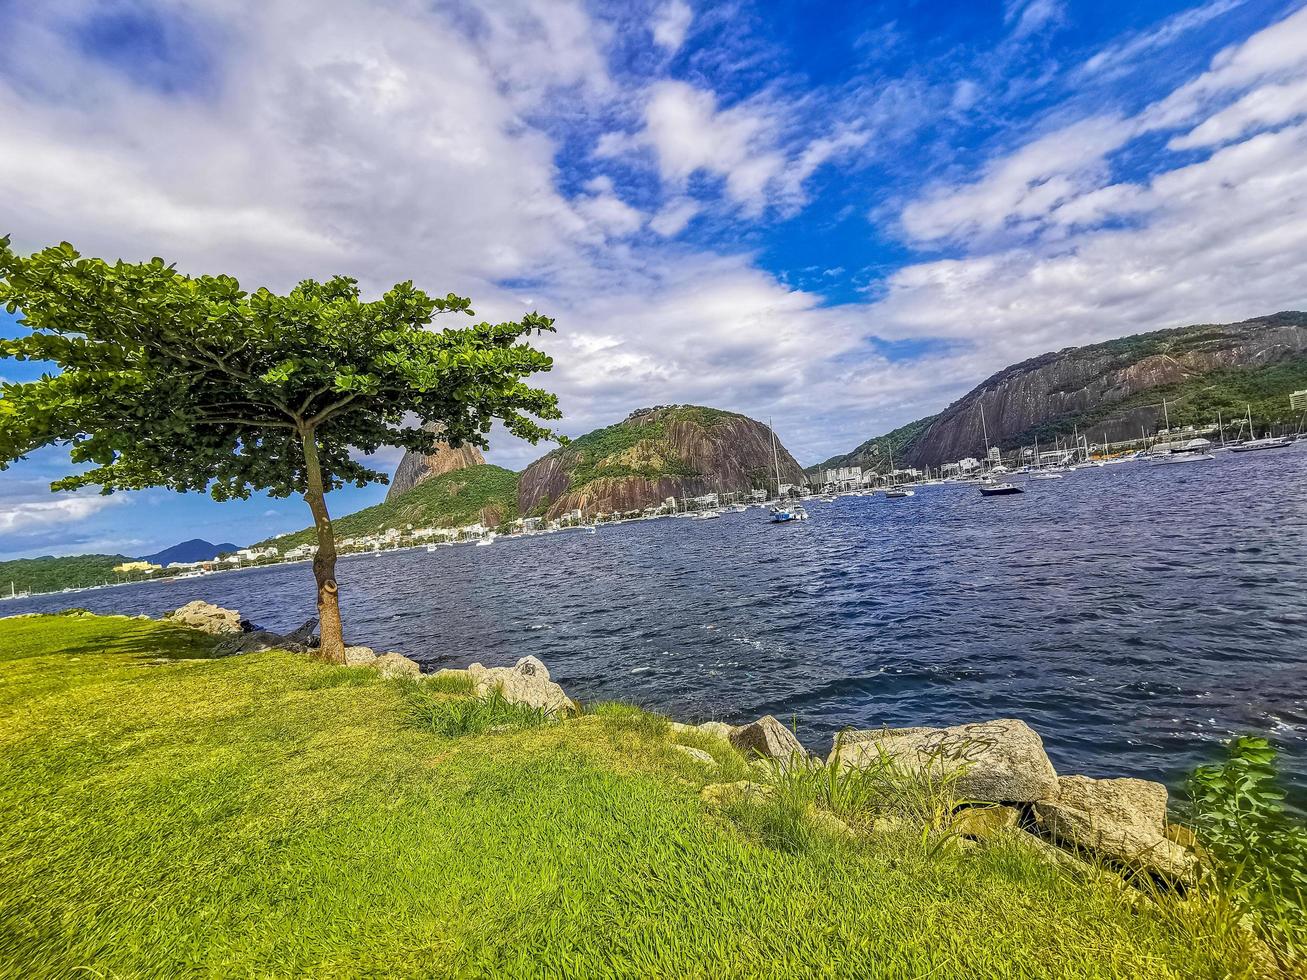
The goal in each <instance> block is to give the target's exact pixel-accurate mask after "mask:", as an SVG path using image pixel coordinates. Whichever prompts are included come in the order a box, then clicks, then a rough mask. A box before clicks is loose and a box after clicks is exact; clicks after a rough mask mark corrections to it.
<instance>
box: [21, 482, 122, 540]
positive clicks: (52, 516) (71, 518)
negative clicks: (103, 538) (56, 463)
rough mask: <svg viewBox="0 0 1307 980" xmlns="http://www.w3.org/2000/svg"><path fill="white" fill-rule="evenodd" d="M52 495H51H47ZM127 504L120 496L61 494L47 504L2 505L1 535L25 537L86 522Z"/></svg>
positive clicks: (29, 502) (40, 502)
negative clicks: (55, 527) (71, 523)
mask: <svg viewBox="0 0 1307 980" xmlns="http://www.w3.org/2000/svg"><path fill="white" fill-rule="evenodd" d="M46 493H47V495H49V491H48V490H47V491H46ZM122 503H126V498H125V497H123V496H121V495H114V496H103V495H100V494H94V495H92V494H75V495H74V494H60V495H57V496H56V495H49V499H45V500H8V501H6V502H4V503H0V534H5V535H9V534H15V535H22V534H27V533H29V532H32V531H36V530H39V529H41V528H44V527H49V526H51V525H55V524H59V525H62V524H67V523H70V522H75V521H81V520H85V519H86V518H88V517H90V516H91V515H92V514H98V513H99V512H100V511H102V510H104V509H105V508H106V507H112V506H115V505H117V504H122Z"/></svg>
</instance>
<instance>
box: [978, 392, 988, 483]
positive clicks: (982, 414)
mask: <svg viewBox="0 0 1307 980" xmlns="http://www.w3.org/2000/svg"><path fill="white" fill-rule="evenodd" d="M976 407H977V408H979V409H980V431H981V432H983V433H984V434H985V466H988V465H989V426H987V425H985V406H984V405H981V404H979V403H977V406H976ZM985 466H982V467H981V469H982V470H983V469H984V468H985Z"/></svg>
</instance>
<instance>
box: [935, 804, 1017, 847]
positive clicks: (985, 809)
mask: <svg viewBox="0 0 1307 980" xmlns="http://www.w3.org/2000/svg"><path fill="white" fill-rule="evenodd" d="M1020 820H1021V814H1020V813H1018V812H1017V811H1016V809H1014V808H1013V807H1010V806H972V807H967V808H966V809H964V810H959V811H958V812H957V813H955V814H954V815H953V821H952V823H950V824H949V830H950V831H952V832H953V833H955V834H961V835H962V836H963V837H975V838H977V839H978V840H988V839H989V838H991V837H993V836H994V835H995V834H998V833H1000V832H1001V831H1004V830H1010V829H1012V828H1013V827H1015V826H1016V825H1017V824H1018V823H1019V822H1020Z"/></svg>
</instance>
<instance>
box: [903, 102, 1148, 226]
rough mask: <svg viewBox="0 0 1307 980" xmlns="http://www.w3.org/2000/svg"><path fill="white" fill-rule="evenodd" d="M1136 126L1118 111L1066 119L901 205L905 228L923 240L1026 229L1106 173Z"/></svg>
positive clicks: (1092, 184)
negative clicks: (962, 180) (970, 175)
mask: <svg viewBox="0 0 1307 980" xmlns="http://www.w3.org/2000/svg"><path fill="white" fill-rule="evenodd" d="M1133 131H1134V127H1133V126H1132V125H1131V124H1130V123H1129V122H1128V121H1125V120H1122V119H1120V118H1117V117H1112V116H1099V117H1093V118H1090V119H1085V120H1082V121H1080V122H1077V123H1072V124H1070V125H1068V126H1064V127H1063V128H1061V129H1059V130H1057V131H1055V132H1052V133H1049V134H1048V135H1046V136H1043V137H1041V138H1039V139H1037V140H1035V141H1033V142H1031V143H1027V144H1026V145H1025V146H1023V147H1021V148H1020V149H1019V150H1017V151H1016V152H1014V153H1012V154H1011V155H1009V156H1006V157H1001V158H999V159H997V160H995V161H993V162H992V163H990V164H989V165H987V166H986V167H985V171H984V174H983V176H982V177H981V178H980V179H979V180H977V181H975V182H973V183H969V184H962V185H952V186H950V185H940V186H936V187H934V188H932V189H931V190H930V191H929V192H928V193H926V194H925V195H924V196H923V197H922V198H920V199H919V200H916V201H913V202H911V203H910V204H908V205H907V206H906V207H905V208H904V209H903V214H902V222H903V228H904V230H905V231H906V233H907V234H908V236H909V237H911V238H913V239H916V240H919V241H931V240H936V239H954V238H969V237H973V236H982V237H983V236H989V235H993V234H994V233H997V232H1000V231H1003V230H1005V229H1006V230H1017V231H1021V230H1025V229H1026V226H1027V225H1028V224H1029V223H1030V222H1035V221H1039V220H1041V219H1042V218H1043V217H1044V216H1045V215H1046V214H1047V213H1048V212H1050V211H1052V210H1054V209H1055V208H1057V207H1058V206H1059V205H1062V204H1064V203H1065V202H1066V201H1068V200H1070V199H1071V198H1073V197H1075V196H1077V195H1079V194H1082V193H1084V192H1086V191H1088V190H1091V189H1093V188H1094V187H1095V186H1096V184H1098V183H1099V182H1100V181H1101V179H1102V177H1103V176H1104V175H1105V173H1106V172H1107V171H1106V165H1105V158H1106V156H1107V154H1108V153H1110V152H1111V151H1113V150H1115V149H1117V148H1118V147H1120V146H1121V145H1122V144H1123V143H1124V142H1125V141H1126V140H1127V139H1129V137H1130V135H1131V134H1132V132H1133Z"/></svg>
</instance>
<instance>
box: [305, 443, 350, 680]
mask: <svg viewBox="0 0 1307 980" xmlns="http://www.w3.org/2000/svg"><path fill="white" fill-rule="evenodd" d="M300 442H301V444H302V445H303V446H304V477H305V480H306V482H307V483H308V489H307V490H306V491H305V492H304V499H305V500H306V501H307V502H308V505H309V510H311V511H313V527H314V528H315V529H316V530H317V532H318V553H317V554H316V555H314V556H313V577H314V578H315V579H316V580H317V583H318V624H319V626H318V630H319V633H320V635H321V637H322V642H321V643H320V644H319V646H318V650H317V656H318V657H319V658H320V659H322V660H325V661H327V662H328V663H333V664H343V663H344V662H345V640H344V634H343V632H342V630H341V625H340V600H339V597H338V595H337V588H336V534H335V532H334V531H333V530H332V529H331V515H330V514H328V513H327V501H326V497H325V495H324V493H323V489H322V469H321V467H320V466H319V465H318V444H317V435H316V433H315V432H314V431H313V430H312V429H304V430H301V432H300Z"/></svg>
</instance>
